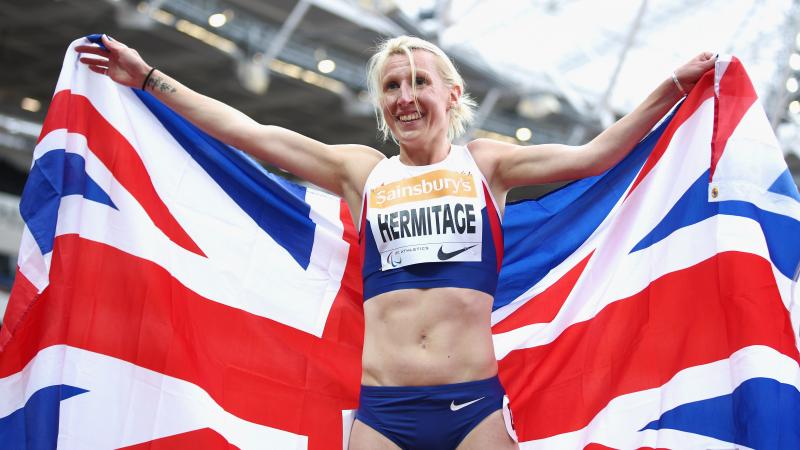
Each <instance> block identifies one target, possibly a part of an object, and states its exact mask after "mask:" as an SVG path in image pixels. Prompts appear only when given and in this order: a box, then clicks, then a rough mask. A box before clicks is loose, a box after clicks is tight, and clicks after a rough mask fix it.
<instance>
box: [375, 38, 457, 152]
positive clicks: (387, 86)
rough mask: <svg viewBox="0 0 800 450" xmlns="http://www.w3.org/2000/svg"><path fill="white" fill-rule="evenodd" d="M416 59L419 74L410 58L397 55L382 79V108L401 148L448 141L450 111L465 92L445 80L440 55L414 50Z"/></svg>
mask: <svg viewBox="0 0 800 450" xmlns="http://www.w3.org/2000/svg"><path fill="white" fill-rule="evenodd" d="M413 56H414V66H415V67H416V71H414V70H413V68H412V65H411V62H410V61H409V59H408V56H407V55H405V54H393V55H391V56H389V58H388V59H387V60H386V64H385V65H384V68H383V71H382V77H381V102H380V103H381V109H382V111H383V116H384V119H385V120H386V124H387V125H388V126H389V129H390V130H391V131H392V134H393V135H394V137H395V139H396V140H397V142H398V143H399V144H400V146H401V148H404V147H407V146H409V145H412V146H431V145H436V144H437V143H441V141H446V140H447V130H448V126H449V110H450V109H451V108H452V107H453V106H455V105H456V103H457V101H458V96H459V95H460V89H461V88H460V87H459V86H449V85H448V84H447V83H445V81H444V80H443V79H442V77H441V75H440V71H439V67H438V65H437V61H436V55H434V54H433V53H430V52H428V51H425V50H413ZM414 72H416V73H414ZM415 94H416V95H415Z"/></svg>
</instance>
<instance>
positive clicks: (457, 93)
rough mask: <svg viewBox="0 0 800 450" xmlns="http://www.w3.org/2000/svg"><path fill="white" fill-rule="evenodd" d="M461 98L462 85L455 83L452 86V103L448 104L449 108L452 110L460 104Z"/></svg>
mask: <svg viewBox="0 0 800 450" xmlns="http://www.w3.org/2000/svg"><path fill="white" fill-rule="evenodd" d="M460 98H461V86H459V85H453V86H452V87H450V103H449V104H448V106H447V110H448V111H449V110H451V109H453V108H455V107H456V105H458V99H460Z"/></svg>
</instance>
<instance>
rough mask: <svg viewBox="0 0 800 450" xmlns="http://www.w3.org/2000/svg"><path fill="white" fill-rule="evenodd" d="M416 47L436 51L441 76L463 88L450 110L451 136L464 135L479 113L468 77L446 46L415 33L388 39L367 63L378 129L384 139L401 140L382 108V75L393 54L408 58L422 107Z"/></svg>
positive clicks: (446, 82)
mask: <svg viewBox="0 0 800 450" xmlns="http://www.w3.org/2000/svg"><path fill="white" fill-rule="evenodd" d="M414 50H424V51H427V52H430V53H432V54H433V55H434V56H435V57H436V66H437V68H438V71H439V76H441V77H442V80H444V82H445V84H446V85H447V86H448V87H450V88H452V87H454V86H459V87H460V88H461V95H460V96H459V97H458V100H457V103H456V105H455V106H454V107H453V108H451V109H450V111H449V123H448V127H447V138H448V139H449V140H450V141H452V140H453V139H455V138H457V137H459V136H461V135H462V134H464V132H465V131H466V130H467V127H468V126H469V124H470V123H471V122H472V119H473V116H474V114H475V113H474V111H475V105H476V104H475V101H474V100H473V99H472V98H471V97H470V96H469V94H467V93H466V90H465V89H464V87H465V86H464V79H463V78H462V77H461V75H460V74H459V73H458V70H456V67H455V66H454V65H453V62H452V61H450V58H448V57H447V55H446V54H445V53H444V52H443V51H442V49H440V48H439V47H437V46H436V45H434V44H432V43H430V42H428V41H425V40H423V39H420V38H417V37H413V36H399V37H396V38H392V39H388V40H386V41H384V42H383V43H381V44H380V45H379V46H378V49H377V51H376V52H375V54H374V55H373V56H372V58H370V60H369V63H368V64H367V89H368V91H369V94H370V98H371V99H372V106H373V107H374V108H375V116H376V118H377V120H378V130H379V131H380V132H381V134H382V136H383V140H384V141H386V139H388V138H389V136H391V137H392V140H393V141H395V142H397V139H395V137H394V135H393V134H392V132H391V130H390V129H389V125H388V124H387V123H386V118H385V117H384V115H383V108H381V99H382V97H383V89H382V86H381V78H382V76H383V69H384V67H385V66H386V62H387V61H388V59H389V57H390V56H392V55H405V56H406V57H407V58H408V61H409V64H410V65H411V74H412V75H411V88H412V92H413V94H414V103H415V104H416V105H417V109H419V104H418V103H417V80H416V78H417V76H416V66H415V65H414V56H413V51H414Z"/></svg>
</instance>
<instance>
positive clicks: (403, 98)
mask: <svg viewBox="0 0 800 450" xmlns="http://www.w3.org/2000/svg"><path fill="white" fill-rule="evenodd" d="M397 101H398V103H400V104H401V105H408V104H409V103H414V91H413V90H412V88H411V84H409V83H405V82H403V83H401V84H400V96H399V97H398V99H397Z"/></svg>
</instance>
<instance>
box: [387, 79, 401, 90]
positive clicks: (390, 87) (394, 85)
mask: <svg viewBox="0 0 800 450" xmlns="http://www.w3.org/2000/svg"><path fill="white" fill-rule="evenodd" d="M398 87H400V85H399V84H397V82H396V81H389V82H387V83H386V84H384V85H383V90H384V91H391V90H393V89H397V88H398Z"/></svg>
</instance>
